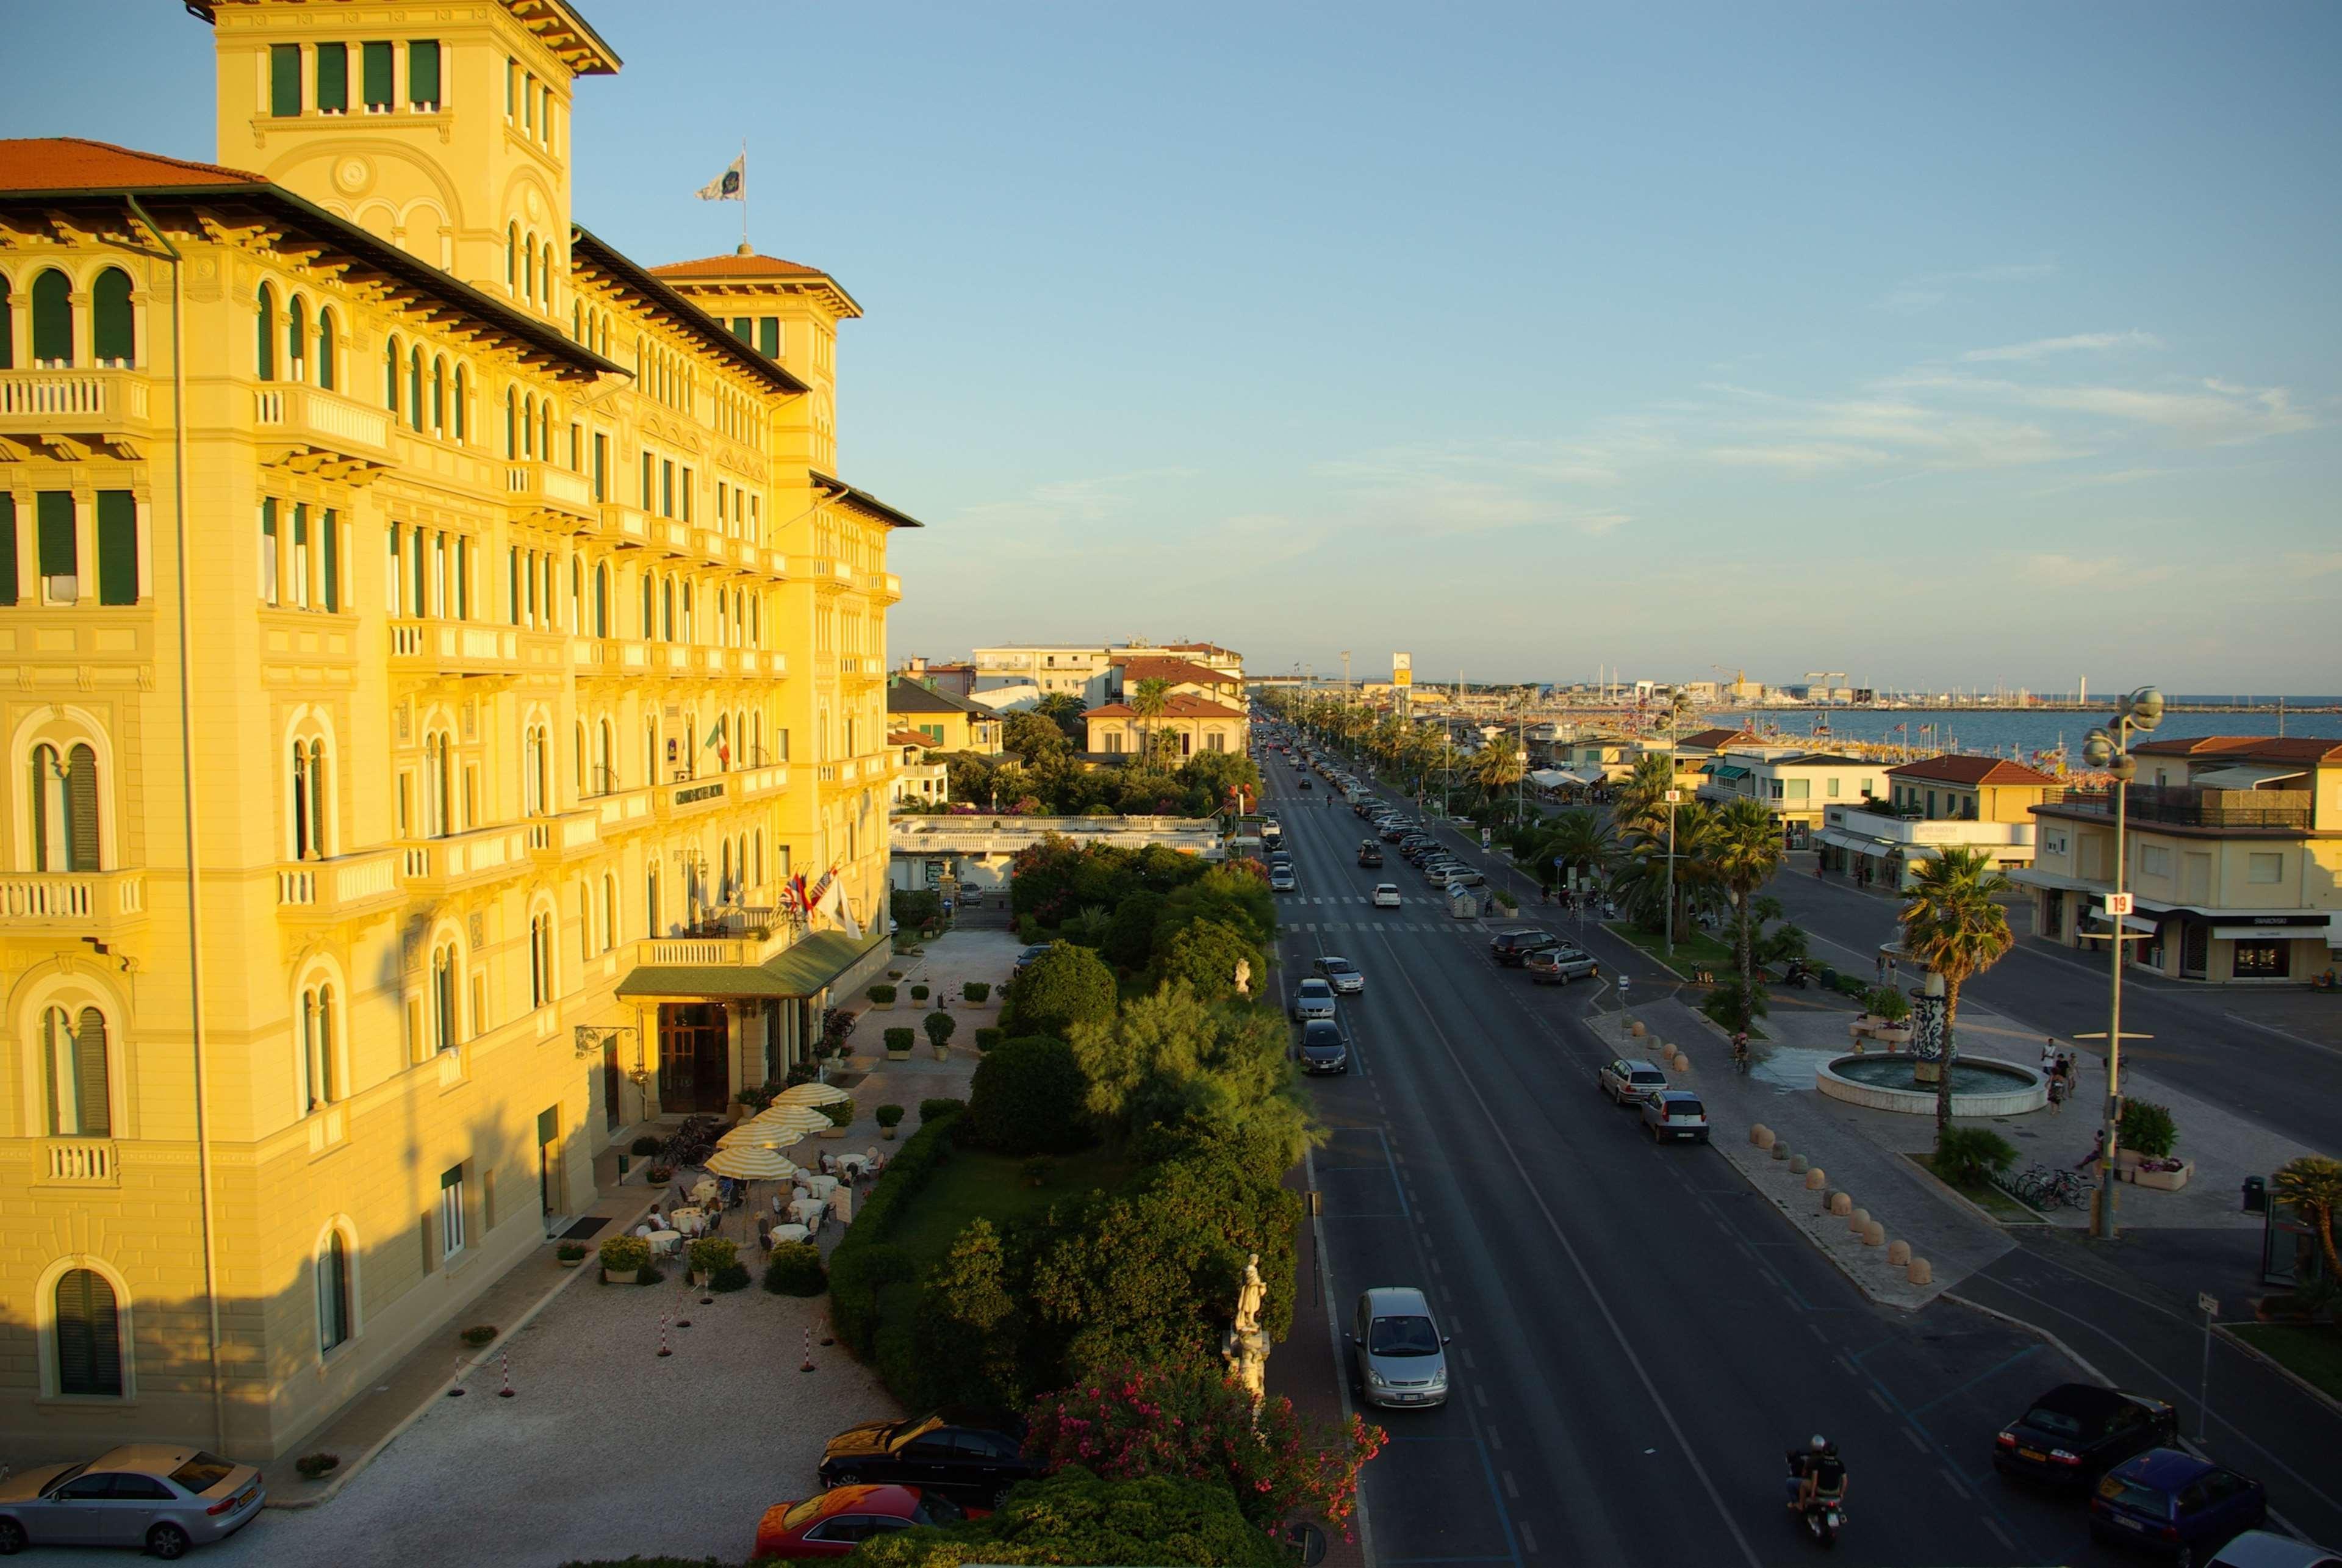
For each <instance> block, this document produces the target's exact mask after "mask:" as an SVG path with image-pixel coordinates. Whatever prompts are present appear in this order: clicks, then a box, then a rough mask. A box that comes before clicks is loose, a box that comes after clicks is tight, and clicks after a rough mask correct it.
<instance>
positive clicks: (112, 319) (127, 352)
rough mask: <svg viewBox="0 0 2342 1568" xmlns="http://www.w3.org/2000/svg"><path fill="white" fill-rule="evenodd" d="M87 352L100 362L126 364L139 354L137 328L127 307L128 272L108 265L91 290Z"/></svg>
mask: <svg viewBox="0 0 2342 1568" xmlns="http://www.w3.org/2000/svg"><path fill="white" fill-rule="evenodd" d="M89 293H90V353H91V355H92V356H93V357H95V359H96V360H97V362H98V363H99V364H100V365H122V366H127V365H129V364H130V363H132V362H133V361H134V360H135V359H136V358H137V357H138V328H137V326H136V323H135V319H134V317H132V314H131V310H130V275H129V274H128V273H126V272H125V271H123V270H122V269H121V268H120V267H118V266H109V267H107V268H106V269H105V271H104V272H101V273H99V274H98V275H97V282H96V283H95V285H94V286H92V287H91V289H90V291H89Z"/></svg>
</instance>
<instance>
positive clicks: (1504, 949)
mask: <svg viewBox="0 0 2342 1568" xmlns="http://www.w3.org/2000/svg"><path fill="white" fill-rule="evenodd" d="M1560 940H1561V939H1560V938H1559V937H1557V936H1555V935H1554V934H1553V933H1552V932H1551V931H1546V930H1538V929H1537V928H1536V927H1535V926H1512V927H1508V928H1507V929H1506V930H1501V931H1498V932H1497V933H1496V935H1494V936H1492V937H1490V938H1489V939H1488V956H1489V957H1490V958H1492V959H1494V960H1496V961H1497V962H1498V963H1500V964H1503V965H1505V966H1506V967H1507V968H1509V969H1518V968H1520V966H1521V964H1522V963H1523V961H1524V960H1526V959H1527V958H1528V956H1529V955H1530V954H1531V953H1533V952H1535V951H1536V950H1538V949H1539V948H1549V947H1552V946H1554V945H1555V944H1556V943H1557V942H1559V941H1560Z"/></svg>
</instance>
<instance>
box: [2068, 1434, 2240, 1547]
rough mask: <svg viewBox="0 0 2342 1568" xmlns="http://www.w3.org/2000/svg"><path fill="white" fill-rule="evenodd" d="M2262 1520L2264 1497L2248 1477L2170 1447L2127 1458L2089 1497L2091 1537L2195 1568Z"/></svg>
mask: <svg viewBox="0 0 2342 1568" xmlns="http://www.w3.org/2000/svg"><path fill="white" fill-rule="evenodd" d="M2267 1519H2268V1493H2267V1491H2266V1490H2265V1489H2264V1488H2263V1487H2262V1485H2261V1483H2259V1482H2257V1481H2255V1480H2253V1479H2252V1478H2251V1477H2250V1476H2245V1475H2239V1474H2237V1473H2236V1472H2235V1471H2233V1470H2223V1469H2222V1468H2221V1467H2220V1466H2218V1465H2217V1464H2214V1463H2212V1462H2210V1461H2208V1460H2202V1459H2198V1458H2197V1457H2196V1456H2195V1455H2194V1454H2192V1453H2183V1452H2180V1451H2179V1450H2177V1449H2176V1448H2150V1449H2148V1450H2147V1452H2145V1453H2142V1454H2139V1455H2137V1456H2136V1457H2135V1458H2131V1459H2126V1460H2124V1461H2123V1462H2121V1463H2120V1464H2117V1465H2116V1466H2115V1467H2114V1468H2113V1469H2112V1470H2109V1471H2107V1473H2106V1476H2105V1478H2104V1479H2102V1480H2101V1481H2100V1482H2099V1483H2098V1486H2097V1491H2096V1492H2094V1493H2091V1494H2090V1535H2091V1537H2092V1538H2093V1539H2094V1540H2097V1541H2102V1542H2119V1543H2122V1544H2124V1545H2126V1546H2132V1547H2137V1548H2139V1549H2142V1550H2145V1551H2149V1552H2153V1553H2157V1555H2159V1556H2162V1557H2165V1558H2167V1559H2169V1560H2171V1561H2172V1562H2175V1563H2188V1564H2191V1565H2192V1564H2194V1563H2197V1562H2200V1561H2202V1560H2203V1559H2204V1558H2206V1557H2208V1556H2210V1555H2211V1554H2212V1552H2213V1549H2214V1548H2215V1547H2217V1546H2220V1545H2223V1544H2225V1543H2227V1541H2228V1539H2229V1538H2230V1537H2231V1536H2234V1535H2237V1534H2239V1533H2242V1532H2244V1531H2247V1530H2257V1529H2259V1528H2260V1526H2261V1525H2262V1524H2263V1523H2267Z"/></svg>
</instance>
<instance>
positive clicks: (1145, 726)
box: [1130, 675, 1171, 768]
mask: <svg viewBox="0 0 2342 1568" xmlns="http://www.w3.org/2000/svg"><path fill="white" fill-rule="evenodd" d="M1130 710H1131V711H1132V712H1133V713H1136V714H1137V715H1138V734H1139V748H1138V754H1139V766H1140V767H1142V768H1153V767H1154V766H1155V765H1156V761H1157V758H1156V754H1155V731H1156V726H1157V725H1158V724H1160V723H1161V722H1162V719H1163V716H1164V715H1165V714H1166V713H1168V712H1170V711H1171V683H1170V682H1169V681H1167V680H1166V679H1164V678H1162V677H1161V676H1159V675H1150V676H1148V677H1147V678H1146V679H1144V680H1142V681H1140V682H1139V683H1138V684H1137V685H1136V686H1135V687H1133V688H1131V691H1130Z"/></svg>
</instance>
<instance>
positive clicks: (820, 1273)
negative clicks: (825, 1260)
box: [742, 1241, 829, 1296]
mask: <svg viewBox="0 0 2342 1568" xmlns="http://www.w3.org/2000/svg"><path fill="white" fill-rule="evenodd" d="M742 1272H743V1273H746V1270H745V1269H744V1270H742ZM765 1289H766V1290H767V1291H770V1292H772V1293H773V1294H774V1295H776V1296H817V1295H819V1294H821V1293H822V1292H824V1291H826V1290H827V1289H829V1271H827V1270H826V1269H824V1268H823V1267H822V1265H821V1249H820V1248H819V1247H816V1246H815V1245H814V1244H813V1243H812V1242H811V1241H781V1242H777V1243H776V1244H775V1246H774V1248H773V1256H772V1259H771V1261H768V1262H766V1265H765Z"/></svg>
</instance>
